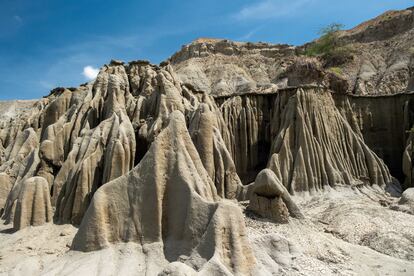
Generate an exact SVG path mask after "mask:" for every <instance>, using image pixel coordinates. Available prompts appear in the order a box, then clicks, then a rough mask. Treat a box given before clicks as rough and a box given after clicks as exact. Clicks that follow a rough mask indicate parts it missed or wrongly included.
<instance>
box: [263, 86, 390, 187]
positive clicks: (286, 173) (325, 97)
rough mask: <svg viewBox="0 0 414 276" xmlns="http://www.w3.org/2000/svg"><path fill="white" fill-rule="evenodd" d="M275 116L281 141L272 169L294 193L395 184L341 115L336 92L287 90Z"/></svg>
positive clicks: (275, 128) (276, 140)
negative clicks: (341, 186)
mask: <svg viewBox="0 0 414 276" xmlns="http://www.w3.org/2000/svg"><path fill="white" fill-rule="evenodd" d="M273 112H274V113H273V119H272V130H271V132H272V133H273V134H272V137H275V138H274V140H273V144H272V148H271V152H272V156H271V157H270V159H269V164H268V167H269V168H270V169H272V170H273V171H274V172H275V174H276V176H277V177H278V179H280V180H281V182H282V183H283V184H284V185H285V186H286V187H287V189H288V190H289V192H291V193H296V192H310V193H312V192H315V191H319V190H322V189H325V188H326V187H334V186H336V185H349V186H358V185H377V186H380V187H385V186H386V185H387V184H390V183H392V181H393V180H392V178H391V175H390V173H389V171H388V168H387V167H386V166H385V164H384V162H383V161H382V160H381V159H380V158H379V157H378V156H377V155H376V154H375V153H374V152H373V151H372V150H370V149H369V147H368V146H367V145H366V144H365V143H364V141H363V139H362V138H361V137H360V136H359V135H358V134H357V133H355V132H354V131H353V129H352V128H351V126H350V125H349V124H348V122H347V121H346V120H345V119H344V117H342V116H341V114H340V112H339V111H338V110H337V109H336V107H335V104H334V101H333V99H332V96H331V94H330V93H328V92H326V91H322V90H320V89H312V88H311V89H307V90H306V91H305V90H303V89H298V90H295V91H285V92H283V93H279V95H278V97H277V98H276V101H275V104H274V109H273Z"/></svg>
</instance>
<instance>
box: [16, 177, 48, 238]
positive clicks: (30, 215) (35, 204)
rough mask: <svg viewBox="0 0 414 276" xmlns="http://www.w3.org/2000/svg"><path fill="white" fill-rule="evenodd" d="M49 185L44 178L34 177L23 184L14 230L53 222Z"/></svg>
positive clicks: (18, 200)
mask: <svg viewBox="0 0 414 276" xmlns="http://www.w3.org/2000/svg"><path fill="white" fill-rule="evenodd" d="M52 217H53V216H52V204H51V203H50V192H49V184H48V183H47V181H46V179H44V178H42V177H32V178H29V179H27V180H25V181H24V182H23V185H22V188H21V191H20V194H19V197H18V199H17V203H16V211H15V216H14V222H13V228H14V229H15V230H20V229H22V228H25V227H27V226H30V225H32V226H39V225H42V224H45V223H47V222H51V221H52Z"/></svg>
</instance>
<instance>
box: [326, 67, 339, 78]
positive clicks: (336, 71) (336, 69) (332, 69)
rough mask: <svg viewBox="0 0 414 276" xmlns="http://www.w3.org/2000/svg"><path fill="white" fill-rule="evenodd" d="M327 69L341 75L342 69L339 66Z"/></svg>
mask: <svg viewBox="0 0 414 276" xmlns="http://www.w3.org/2000/svg"><path fill="white" fill-rule="evenodd" d="M328 70H329V71H331V72H332V73H334V74H335V75H338V76H340V75H342V69H341V68H340V67H331V68H329V69H328Z"/></svg>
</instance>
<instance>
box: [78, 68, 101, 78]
mask: <svg viewBox="0 0 414 276" xmlns="http://www.w3.org/2000/svg"><path fill="white" fill-rule="evenodd" d="M98 73H99V69H98V68H94V67H92V66H90V65H88V66H85V67H83V73H82V74H83V75H84V77H85V78H86V79H88V80H93V79H95V78H96V76H97V75H98Z"/></svg>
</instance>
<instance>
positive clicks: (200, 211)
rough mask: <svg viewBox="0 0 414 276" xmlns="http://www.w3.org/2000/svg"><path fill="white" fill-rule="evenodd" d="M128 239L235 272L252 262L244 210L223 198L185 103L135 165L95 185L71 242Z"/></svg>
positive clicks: (172, 257) (96, 245)
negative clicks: (194, 136) (191, 127)
mask: <svg viewBox="0 0 414 276" xmlns="http://www.w3.org/2000/svg"><path fill="white" fill-rule="evenodd" d="M129 241H133V242H137V243H139V244H141V245H145V244H150V243H162V244H163V248H164V252H163V255H164V258H166V259H168V260H169V261H170V262H172V261H176V260H178V258H179V257H180V256H181V258H182V256H183V255H184V256H187V258H186V261H185V262H184V263H185V264H187V265H189V266H191V267H193V268H197V270H199V271H201V272H203V273H206V274H208V270H209V268H208V267H209V266H211V265H213V264H215V265H217V268H219V270H220V271H221V272H222V273H228V272H230V273H235V274H247V273H249V271H251V270H252V269H253V267H254V264H255V260H254V257H253V255H252V253H251V249H250V247H249V245H248V243H247V240H246V233H245V229H244V222H243V216H242V214H241V212H240V210H239V209H238V208H237V207H236V206H235V205H233V204H232V203H230V202H227V201H225V200H219V197H218V195H217V192H216V188H215V186H214V183H213V182H212V180H211V179H210V178H209V176H208V172H207V171H206V170H205V169H204V167H203V164H202V161H201V160H200V157H199V155H198V153H197V150H196V148H195V147H194V145H193V143H192V141H191V138H190V135H189V133H188V130H187V128H186V123H185V119H184V116H183V114H182V113H181V112H179V111H176V112H173V113H171V114H170V117H169V122H168V126H167V127H166V128H165V129H164V130H163V131H162V132H161V133H160V134H159V135H158V136H157V138H156V139H155V141H154V143H153V144H152V145H151V147H150V149H149V151H148V153H147V154H146V155H145V157H144V158H143V160H142V161H141V162H140V164H139V165H138V166H137V167H136V168H134V169H133V170H132V171H131V172H129V173H128V174H127V175H124V176H122V177H120V178H118V179H116V180H114V181H112V182H109V183H107V184H105V185H104V186H102V187H101V188H100V189H99V190H98V191H97V192H96V193H95V195H94V197H93V200H92V202H91V205H90V207H89V209H88V211H87V213H86V215H85V217H84V219H83V221H82V224H81V226H80V228H79V231H78V233H77V234H76V237H75V239H74V241H73V245H72V248H73V249H75V250H84V251H89V250H96V249H100V248H104V247H107V246H109V245H110V244H111V243H118V242H129ZM206 270H207V271H206ZM215 273H218V271H216V272H215Z"/></svg>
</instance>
